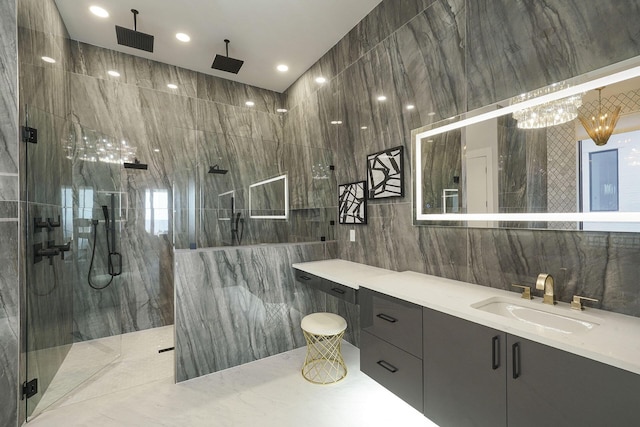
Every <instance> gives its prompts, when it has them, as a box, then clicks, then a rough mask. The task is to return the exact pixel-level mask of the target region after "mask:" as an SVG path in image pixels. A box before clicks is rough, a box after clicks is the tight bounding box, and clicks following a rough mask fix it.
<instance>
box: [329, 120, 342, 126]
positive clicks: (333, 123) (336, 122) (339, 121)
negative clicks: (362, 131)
mask: <svg viewBox="0 0 640 427" xmlns="http://www.w3.org/2000/svg"><path fill="white" fill-rule="evenodd" d="M331 124H332V125H341V124H342V120H333V121H332V122H331Z"/></svg>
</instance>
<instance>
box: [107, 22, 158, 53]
mask: <svg viewBox="0 0 640 427" xmlns="http://www.w3.org/2000/svg"><path fill="white" fill-rule="evenodd" d="M116 37H117V38H118V44H121V45H123V46H128V47H132V48H134V49H140V50H146V51H147V52H153V36H152V35H150V34H145V33H142V32H140V31H135V30H130V29H129V28H125V27H121V26H119V25H116Z"/></svg>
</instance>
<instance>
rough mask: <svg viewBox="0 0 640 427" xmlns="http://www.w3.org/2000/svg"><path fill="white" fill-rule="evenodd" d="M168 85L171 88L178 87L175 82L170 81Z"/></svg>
mask: <svg viewBox="0 0 640 427" xmlns="http://www.w3.org/2000/svg"><path fill="white" fill-rule="evenodd" d="M167 87H168V88H169V89H178V85H174V84H173V83H169V84H168V85H167Z"/></svg>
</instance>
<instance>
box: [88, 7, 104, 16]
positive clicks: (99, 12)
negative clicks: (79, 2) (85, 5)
mask: <svg viewBox="0 0 640 427" xmlns="http://www.w3.org/2000/svg"><path fill="white" fill-rule="evenodd" d="M89 10H90V11H91V13H93V14H94V15H96V16H99V17H100V18H108V17H109V12H107V11H106V10H105V9H103V8H101V7H100V6H91V7H90V8H89Z"/></svg>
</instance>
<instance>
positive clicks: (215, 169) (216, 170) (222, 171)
mask: <svg viewBox="0 0 640 427" xmlns="http://www.w3.org/2000/svg"><path fill="white" fill-rule="evenodd" d="M227 172H229V171H228V170H227V169H220V166H218V165H213V166H209V173H217V174H220V175H224V174H226V173H227Z"/></svg>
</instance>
